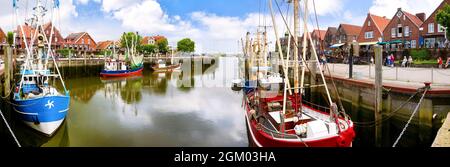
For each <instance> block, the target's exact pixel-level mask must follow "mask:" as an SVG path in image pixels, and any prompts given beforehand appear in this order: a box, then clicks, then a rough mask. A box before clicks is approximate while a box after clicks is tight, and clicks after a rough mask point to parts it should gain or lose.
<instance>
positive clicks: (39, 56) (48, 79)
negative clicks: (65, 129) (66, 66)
mask: <svg viewBox="0 0 450 167" xmlns="http://www.w3.org/2000/svg"><path fill="white" fill-rule="evenodd" d="M53 3H54V8H58V7H59V2H58V1H57V0H55V1H53ZM14 8H15V9H16V14H17V11H18V10H17V9H18V7H17V6H16V2H15V1H14ZM34 11H35V14H34V17H33V19H31V20H32V21H31V22H30V23H29V24H28V25H27V26H31V28H32V29H33V31H35V32H36V33H34V34H30V35H31V39H32V40H31V41H27V37H26V35H25V32H24V27H23V25H20V31H21V33H22V37H23V40H24V43H25V46H26V58H25V62H24V64H22V65H21V70H20V75H21V78H20V80H19V82H18V83H16V87H15V90H14V92H13V104H14V105H13V109H14V111H16V112H17V113H18V116H19V119H21V120H22V121H23V122H25V124H27V125H28V126H30V127H32V128H33V129H35V130H37V131H39V132H42V133H44V134H45V135H48V136H52V135H53V134H54V133H55V131H56V130H57V129H58V128H59V127H60V125H61V124H62V122H63V121H64V119H65V117H66V115H67V112H68V111H69V103H70V96H69V91H68V90H67V89H66V86H65V84H64V81H63V79H62V77H61V73H60V72H59V68H58V64H57V63H56V61H55V58H54V55H53V53H54V52H53V51H52V48H51V43H52V37H53V32H54V27H53V25H52V30H51V33H50V38H48V37H47V36H45V33H44V29H43V26H42V23H43V21H42V20H43V17H44V15H45V14H44V12H45V11H47V10H46V9H45V7H44V6H42V3H41V0H38V1H37V7H36V8H34ZM33 39H34V40H33ZM35 46H36V48H34V47H35ZM50 58H51V60H50ZM49 61H52V62H53V67H54V68H55V69H56V72H53V71H51V70H50V68H49V64H50V63H49ZM52 81H53V82H52ZM57 82H61V85H62V87H63V89H64V90H62V91H59V90H58V89H57V88H56V87H55V85H57V84H58V83H57Z"/></svg>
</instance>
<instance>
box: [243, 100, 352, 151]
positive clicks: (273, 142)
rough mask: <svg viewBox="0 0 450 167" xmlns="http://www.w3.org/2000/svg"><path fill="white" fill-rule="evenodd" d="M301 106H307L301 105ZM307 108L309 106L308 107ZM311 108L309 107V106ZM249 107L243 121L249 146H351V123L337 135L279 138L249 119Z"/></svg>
mask: <svg viewBox="0 0 450 167" xmlns="http://www.w3.org/2000/svg"><path fill="white" fill-rule="evenodd" d="M303 107H307V106H305V105H303ZM308 108H309V107H308ZM310 109H311V108H310ZM317 112H318V113H320V114H325V115H329V114H327V113H324V112H321V111H317ZM249 115H250V108H249V106H248V104H246V114H245V121H246V124H247V133H248V137H249V143H250V146H255V147H351V146H352V141H353V138H354V137H355V132H354V131H353V123H350V125H349V127H348V128H347V129H345V130H344V131H341V132H340V133H339V134H337V135H333V136H328V137H324V138H321V139H317V140H298V139H281V138H274V137H272V135H271V134H269V133H267V132H265V131H264V130H262V128H257V122H256V120H249V117H248V116H249Z"/></svg>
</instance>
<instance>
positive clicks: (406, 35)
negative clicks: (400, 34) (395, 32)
mask: <svg viewBox="0 0 450 167" xmlns="http://www.w3.org/2000/svg"><path fill="white" fill-rule="evenodd" d="M409 33H410V32H409V26H406V27H405V37H409Z"/></svg>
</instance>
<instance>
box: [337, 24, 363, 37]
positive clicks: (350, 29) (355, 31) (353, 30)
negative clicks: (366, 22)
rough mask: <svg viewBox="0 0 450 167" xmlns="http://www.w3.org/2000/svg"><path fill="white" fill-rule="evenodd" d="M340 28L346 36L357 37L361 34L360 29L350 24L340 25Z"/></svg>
mask: <svg viewBox="0 0 450 167" xmlns="http://www.w3.org/2000/svg"><path fill="white" fill-rule="evenodd" d="M341 28H343V29H344V31H345V33H347V35H356V36H358V35H359V33H360V32H361V29H362V27H361V26H357V25H351V24H341Z"/></svg>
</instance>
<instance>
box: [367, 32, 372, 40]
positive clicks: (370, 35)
mask: <svg viewBox="0 0 450 167" xmlns="http://www.w3.org/2000/svg"><path fill="white" fill-rule="evenodd" d="M365 38H366V39H372V38H373V31H369V32H366V33H365Z"/></svg>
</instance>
